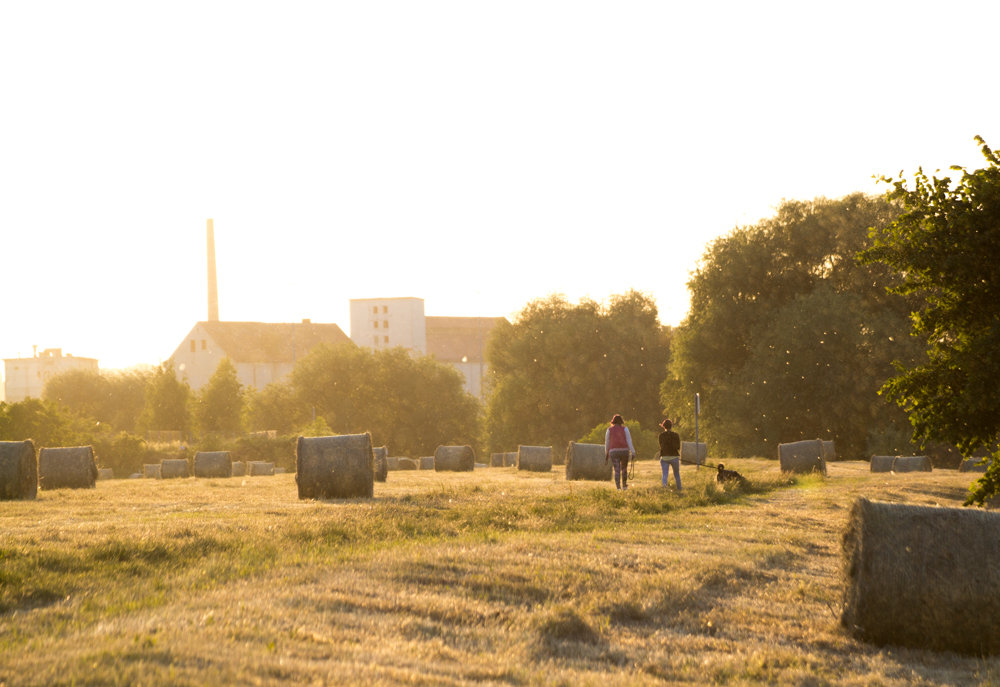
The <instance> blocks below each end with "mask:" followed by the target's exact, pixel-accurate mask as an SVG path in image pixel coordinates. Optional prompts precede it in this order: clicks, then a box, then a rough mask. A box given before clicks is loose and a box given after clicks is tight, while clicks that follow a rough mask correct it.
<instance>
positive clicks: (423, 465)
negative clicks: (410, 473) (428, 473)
mask: <svg viewBox="0 0 1000 687" xmlns="http://www.w3.org/2000/svg"><path fill="white" fill-rule="evenodd" d="M415 460H416V462H417V467H419V468H420V469H421V470H433V469H434V456H422V457H421V458H416V459H415Z"/></svg>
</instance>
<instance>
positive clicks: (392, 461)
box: [385, 456, 399, 470]
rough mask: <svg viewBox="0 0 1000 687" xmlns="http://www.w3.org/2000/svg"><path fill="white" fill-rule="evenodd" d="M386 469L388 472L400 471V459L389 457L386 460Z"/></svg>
mask: <svg viewBox="0 0 1000 687" xmlns="http://www.w3.org/2000/svg"><path fill="white" fill-rule="evenodd" d="M385 467H386V469H387V470H398V469H399V457H398V456H389V457H387V458H386V459H385Z"/></svg>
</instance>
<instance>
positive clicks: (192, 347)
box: [191, 339, 196, 353]
mask: <svg viewBox="0 0 1000 687" xmlns="http://www.w3.org/2000/svg"><path fill="white" fill-rule="evenodd" d="M195 350H196V349H195V347H194V339H191V352H192V353H194V352H195Z"/></svg>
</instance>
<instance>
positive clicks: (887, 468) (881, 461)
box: [869, 456, 896, 472]
mask: <svg viewBox="0 0 1000 687" xmlns="http://www.w3.org/2000/svg"><path fill="white" fill-rule="evenodd" d="M894 462H896V456H872V460H871V467H870V468H869V469H870V470H871V471H872V472H892V464H893V463H894Z"/></svg>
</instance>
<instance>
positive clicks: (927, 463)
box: [892, 456, 934, 472]
mask: <svg viewBox="0 0 1000 687" xmlns="http://www.w3.org/2000/svg"><path fill="white" fill-rule="evenodd" d="M933 469H934V468H933V467H931V459H930V458H928V457H927V456H908V457H905V458H904V457H903V456H896V460H895V461H893V464H892V471H893V472H931V471H932V470H933Z"/></svg>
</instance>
